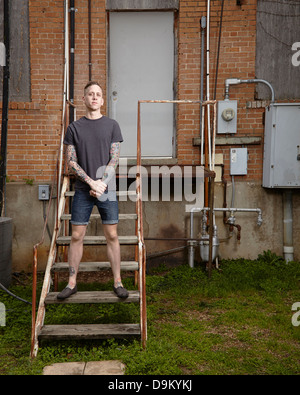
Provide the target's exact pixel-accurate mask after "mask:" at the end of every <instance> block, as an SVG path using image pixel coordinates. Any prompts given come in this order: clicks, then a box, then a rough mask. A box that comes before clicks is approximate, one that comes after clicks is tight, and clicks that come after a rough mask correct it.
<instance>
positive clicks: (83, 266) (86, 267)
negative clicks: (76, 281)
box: [52, 261, 139, 272]
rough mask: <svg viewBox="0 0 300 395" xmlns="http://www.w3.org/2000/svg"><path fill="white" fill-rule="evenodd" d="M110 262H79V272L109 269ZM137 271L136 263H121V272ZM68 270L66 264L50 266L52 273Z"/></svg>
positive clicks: (67, 264)
mask: <svg viewBox="0 0 300 395" xmlns="http://www.w3.org/2000/svg"><path fill="white" fill-rule="evenodd" d="M110 267H111V266H110V262H80V265H79V272H96V271H100V270H103V269H110ZM138 269H139V264H138V262H135V261H122V262H121V270H128V271H136V270H138ZM68 270H69V263H68V262H56V263H55V264H54V265H53V266H52V271H55V272H65V271H68Z"/></svg>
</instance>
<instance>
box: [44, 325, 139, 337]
mask: <svg viewBox="0 0 300 395" xmlns="http://www.w3.org/2000/svg"><path fill="white" fill-rule="evenodd" d="M140 334H141V330H140V325H139V324H84V325H44V326H43V327H42V329H41V331H40V333H39V338H42V339H45V340H46V339H47V340H52V339H64V340H66V339H76V338H77V339H104V338H109V337H111V338H117V337H121V338H124V337H132V336H140Z"/></svg>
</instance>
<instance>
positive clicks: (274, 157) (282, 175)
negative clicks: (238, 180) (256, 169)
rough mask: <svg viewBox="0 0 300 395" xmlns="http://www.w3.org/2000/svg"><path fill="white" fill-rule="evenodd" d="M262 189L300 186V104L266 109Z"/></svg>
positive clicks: (278, 105) (283, 104)
mask: <svg viewBox="0 0 300 395" xmlns="http://www.w3.org/2000/svg"><path fill="white" fill-rule="evenodd" d="M263 187H265V188H299V187H300V103H272V104H270V106H269V107H267V108H266V113H265V136H264V162H263Z"/></svg>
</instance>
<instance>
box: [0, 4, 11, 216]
mask: <svg viewBox="0 0 300 395" xmlns="http://www.w3.org/2000/svg"><path fill="white" fill-rule="evenodd" d="M3 13H4V46H5V51H6V63H5V66H4V67H3V96H2V127H1V159H0V217H1V215H2V211H4V216H6V204H5V196H6V155H7V124H8V103H9V61H10V45H9V44H10V38H9V29H10V27H9V0H4V10H3ZM3 209H4V210H3Z"/></svg>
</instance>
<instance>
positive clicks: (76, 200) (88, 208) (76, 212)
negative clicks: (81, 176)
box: [70, 189, 119, 225]
mask: <svg viewBox="0 0 300 395" xmlns="http://www.w3.org/2000/svg"><path fill="white" fill-rule="evenodd" d="M94 206H97V208H98V211H99V214H100V216H101V220H102V223H103V224H111V225H112V224H117V223H118V222H119V207H118V200H117V196H116V192H115V191H105V192H104V194H103V195H102V196H101V197H100V198H96V197H93V196H91V195H90V193H89V191H88V190H86V191H85V190H81V189H77V190H75V195H74V197H73V201H72V217H71V221H70V222H71V224H73V225H87V224H88V223H89V219H90V215H91V213H92V210H93V207H94Z"/></svg>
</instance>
